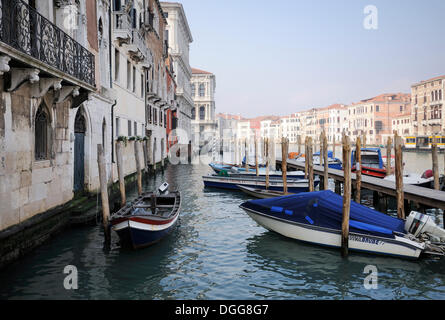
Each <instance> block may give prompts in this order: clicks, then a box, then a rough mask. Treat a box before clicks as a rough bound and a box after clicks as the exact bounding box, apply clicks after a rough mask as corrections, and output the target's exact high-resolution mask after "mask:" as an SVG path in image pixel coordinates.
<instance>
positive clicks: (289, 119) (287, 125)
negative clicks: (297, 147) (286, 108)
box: [280, 113, 301, 143]
mask: <svg viewBox="0 0 445 320" xmlns="http://www.w3.org/2000/svg"><path fill="white" fill-rule="evenodd" d="M300 128H301V126H300V119H299V117H298V114H297V113H294V114H291V115H289V116H285V117H281V119H280V130H281V136H283V137H286V138H288V139H289V142H290V143H297V142H298V136H299V135H300V134H301V132H300Z"/></svg>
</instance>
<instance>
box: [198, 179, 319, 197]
mask: <svg viewBox="0 0 445 320" xmlns="http://www.w3.org/2000/svg"><path fill="white" fill-rule="evenodd" d="M202 179H203V182H204V186H205V187H213V188H221V189H230V190H239V187H238V186H239V185H241V186H245V187H251V188H256V189H266V178H265V177H256V176H252V177H231V176H219V175H207V176H203V177H202ZM319 183H320V179H318V178H315V179H314V187H316V186H317V185H318V184H319ZM269 190H273V191H283V180H282V179H279V178H272V177H271V178H270V179H269ZM287 190H288V192H290V193H299V192H306V191H308V190H309V181H308V180H307V179H287Z"/></svg>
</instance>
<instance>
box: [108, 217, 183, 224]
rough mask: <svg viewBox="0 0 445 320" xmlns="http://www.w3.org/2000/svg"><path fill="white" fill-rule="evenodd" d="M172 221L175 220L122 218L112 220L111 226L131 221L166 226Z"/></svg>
mask: <svg viewBox="0 0 445 320" xmlns="http://www.w3.org/2000/svg"><path fill="white" fill-rule="evenodd" d="M174 219H175V217H173V218H171V219H169V220H162V221H160V220H151V219H146V218H140V217H128V218H127V217H123V218H117V219H114V220H113V221H112V222H111V224H112V225H116V224H119V223H121V222H124V221H128V220H131V221H134V222H139V223H143V224H153V225H162V224H168V223H170V222H172V221H173V220H174Z"/></svg>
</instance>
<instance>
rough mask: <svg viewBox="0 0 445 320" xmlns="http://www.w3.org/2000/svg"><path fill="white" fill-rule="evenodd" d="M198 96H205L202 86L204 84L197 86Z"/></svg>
mask: <svg viewBox="0 0 445 320" xmlns="http://www.w3.org/2000/svg"><path fill="white" fill-rule="evenodd" d="M199 96H200V97H204V96H205V86H204V83H201V84H200V85H199Z"/></svg>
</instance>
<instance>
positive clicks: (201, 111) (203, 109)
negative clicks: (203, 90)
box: [199, 106, 206, 120]
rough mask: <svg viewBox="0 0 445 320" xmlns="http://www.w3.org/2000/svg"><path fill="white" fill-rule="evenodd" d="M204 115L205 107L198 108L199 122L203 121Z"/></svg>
mask: <svg viewBox="0 0 445 320" xmlns="http://www.w3.org/2000/svg"><path fill="white" fill-rule="evenodd" d="M205 115H206V111H205V107H204V106H201V107H199V120H204V119H205Z"/></svg>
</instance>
